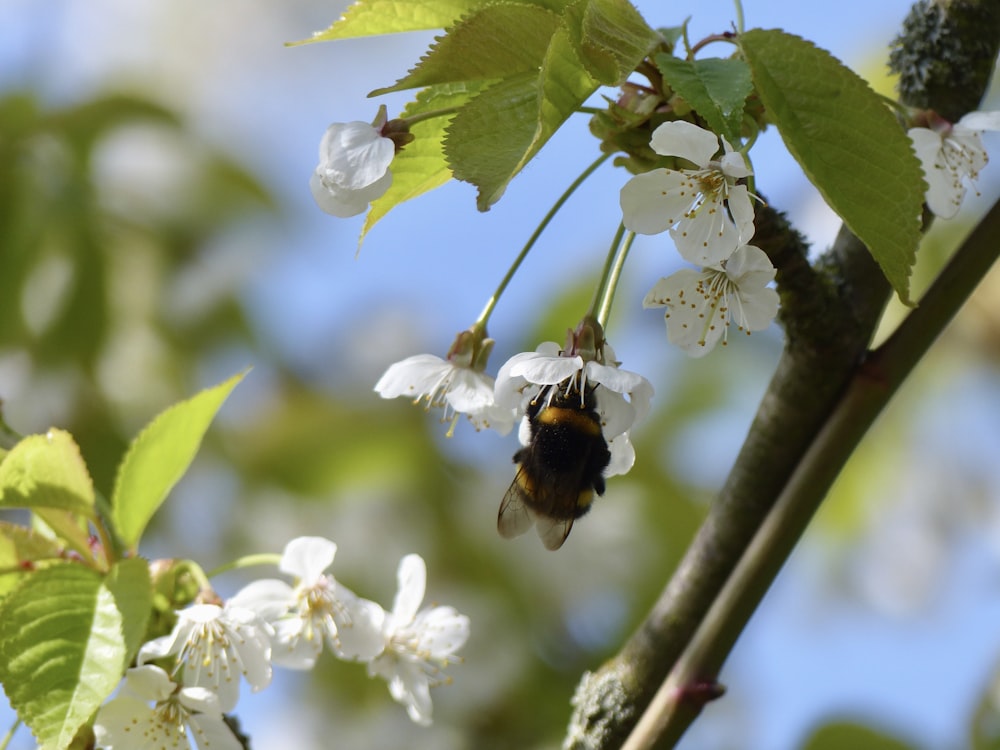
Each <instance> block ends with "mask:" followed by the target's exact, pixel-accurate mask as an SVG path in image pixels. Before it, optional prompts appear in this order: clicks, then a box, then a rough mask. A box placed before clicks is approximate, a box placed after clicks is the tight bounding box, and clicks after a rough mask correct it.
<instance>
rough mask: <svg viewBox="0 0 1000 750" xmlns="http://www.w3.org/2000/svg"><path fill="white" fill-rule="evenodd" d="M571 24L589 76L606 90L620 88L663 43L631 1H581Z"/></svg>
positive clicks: (574, 7)
mask: <svg viewBox="0 0 1000 750" xmlns="http://www.w3.org/2000/svg"><path fill="white" fill-rule="evenodd" d="M566 15H567V19H570V18H574V17H575V18H574V20H573V21H570V22H569V23H568V24H567V28H568V30H569V31H570V36H571V38H572V39H573V43H574V46H575V47H576V51H577V54H578V55H579V56H580V59H581V60H582V61H583V63H584V65H586V67H587V72H588V73H589V74H590V75H591V76H593V77H594V78H595V79H597V80H598V81H599V82H600V83H601V84H603V85H605V86H620V85H621V84H623V83H624V82H625V79H626V78H628V77H629V75H631V74H632V72H633V71H634V70H635V68H636V66H637V65H638V64H639V63H640V62H641V61H642V59H643V58H644V57H645V56H646V55H647V54H648V53H649V51H650V50H652V49H653V47H654V46H655V45H656V44H657V43H658V42H659V41H660V37H659V36H658V35H657V33H656V32H655V31H653V29H651V28H650V27H649V25H648V24H647V23H646V22H645V20H643V18H642V16H641V15H640V14H639V11H637V10H636V9H635V6H634V5H632V3H630V2H628V0H578V2H576V3H574V4H573V5H572V6H570V8H568V9H567V14H566Z"/></svg>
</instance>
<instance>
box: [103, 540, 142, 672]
mask: <svg viewBox="0 0 1000 750" xmlns="http://www.w3.org/2000/svg"><path fill="white" fill-rule="evenodd" d="M104 587H105V588H106V589H107V590H108V592H109V593H110V594H111V597H112V598H113V599H114V602H115V608H116V609H117V610H118V611H119V612H120V613H121V626H122V627H121V630H122V642H123V643H124V644H125V658H124V661H123V664H124V665H128V664H131V663H132V659H133V658H134V657H135V655H136V654H137V653H138V652H139V647H140V646H141V645H142V644H143V642H144V639H145V636H146V625H147V624H148V623H149V616H150V614H151V612H152V610H153V581H152V579H151V578H150V576H149V564H148V563H147V562H146V561H145V560H143V559H142V558H141V557H131V558H128V559H127V560H122V561H121V562H119V563H118V564H116V565H115V566H114V567H113V568H112V569H111V572H110V573H108V576H107V578H106V579H105V580H104Z"/></svg>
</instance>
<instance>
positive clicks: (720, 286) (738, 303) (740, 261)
mask: <svg viewBox="0 0 1000 750" xmlns="http://www.w3.org/2000/svg"><path fill="white" fill-rule="evenodd" d="M774 275H775V269H774V266H773V265H771V260H770V259H769V258H768V257H767V254H766V253H764V251H763V250H761V249H760V248H757V247H754V246H753V245H744V246H742V247H741V248H740V249H739V250H737V251H736V252H735V253H733V255H732V257H731V258H729V259H728V260H726V261H724V262H722V263H719V264H717V265H714V266H710V267H707V268H703V269H702V270H701V271H695V270H694V269H691V268H685V269H682V270H680V271H678V272H677V273H675V274H673V275H671V276H668V277H667V278H665V279H660V280H659V281H658V282H657V283H656V286H654V287H653V288H652V289H651V290H650V291H649V293H648V294H647V295H646V298H645V299H644V300H643V302H642V305H643V307H666V308H667V311H666V315H665V318H666V321H667V337H668V339H669V340H670V342H671V343H672V344H676V345H677V346H679V347H681V348H682V349H684V351H686V352H687V353H688V354H690V355H691V356H692V357H701V356H704V355H705V354H707V353H708V352H710V351H711V350H712V349H713V348H714V347H715V345H716V344H717V343H718V342H719V341H720V340H721V341H722V342H723V344H725V342H726V339H727V337H728V332H729V324H730V323H731V322H735V323H736V327H737V328H738V329H739V330H741V331H746V333H750V332H751V331H760V330H763V329H765V328H767V327H768V326H769V325H770V324H771V321H772V320H774V316H775V315H777V313H778V293H777V292H776V291H775V290H774V289H772V288H771V287H769V286H768V284H770V283H771V281H772V280H773V279H774Z"/></svg>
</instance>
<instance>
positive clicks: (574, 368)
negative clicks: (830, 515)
mask: <svg viewBox="0 0 1000 750" xmlns="http://www.w3.org/2000/svg"><path fill="white" fill-rule="evenodd" d="M582 369H583V357H580V356H575V357H548V356H544V355H541V354H538V355H536V356H535V357H532V358H530V359H528V358H526V359H523V360H521V361H520V362H518V363H517V364H516V365H515V366H514V367H512V368H511V371H510V372H511V375H512V376H513V377H518V376H520V377H523V378H524V379H525V380H527V381H528V382H529V383H536V384H538V385H555V384H556V383H561V382H563V381H564V380H566V379H567V378H569V377H572V376H573V375H575V374H576V373H578V372H579V371H580V370H582Z"/></svg>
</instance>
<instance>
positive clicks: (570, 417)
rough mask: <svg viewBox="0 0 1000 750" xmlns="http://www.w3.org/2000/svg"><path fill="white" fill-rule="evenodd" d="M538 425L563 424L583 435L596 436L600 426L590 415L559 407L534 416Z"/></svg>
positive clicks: (553, 407) (551, 407) (543, 410)
mask: <svg viewBox="0 0 1000 750" xmlns="http://www.w3.org/2000/svg"><path fill="white" fill-rule="evenodd" d="M535 421H536V422H537V423H538V424H565V425H569V426H570V427H574V428H576V429H577V430H579V431H580V432H582V433H584V434H585V435H597V434H598V433H600V431H601V425H600V424H599V423H598V422H597V420H595V419H594V418H593V417H592V416H590V414H588V413H587V412H585V411H580V410H579V409H565V408H563V407H561V406H550V407H548V408H546V409H542V410H541V411H540V412H538V414H537V415H535Z"/></svg>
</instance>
